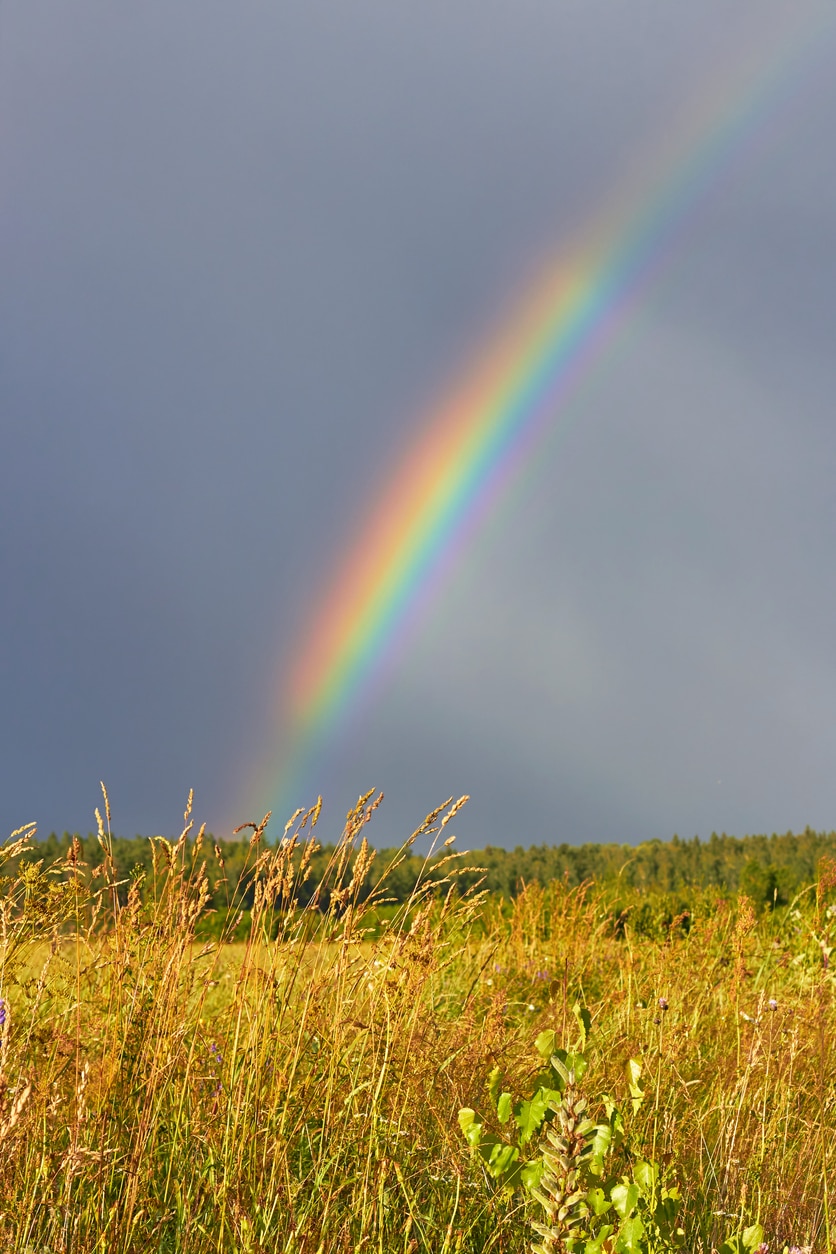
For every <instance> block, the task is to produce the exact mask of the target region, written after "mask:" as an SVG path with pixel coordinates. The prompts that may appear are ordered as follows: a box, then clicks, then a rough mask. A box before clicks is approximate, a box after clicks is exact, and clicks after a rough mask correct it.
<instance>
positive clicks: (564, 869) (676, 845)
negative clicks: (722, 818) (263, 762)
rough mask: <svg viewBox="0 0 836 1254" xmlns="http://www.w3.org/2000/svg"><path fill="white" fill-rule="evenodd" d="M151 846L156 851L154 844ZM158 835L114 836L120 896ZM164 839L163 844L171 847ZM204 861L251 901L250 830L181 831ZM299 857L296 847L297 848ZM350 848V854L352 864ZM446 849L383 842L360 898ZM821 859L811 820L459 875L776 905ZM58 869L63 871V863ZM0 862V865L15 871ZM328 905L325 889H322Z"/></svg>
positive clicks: (316, 877)
mask: <svg viewBox="0 0 836 1254" xmlns="http://www.w3.org/2000/svg"><path fill="white" fill-rule="evenodd" d="M155 847H156V849H157V854H156V857H155V853H154V849H155ZM160 847H161V842H160V841H159V840H158V839H156V838H155V839H154V840H153V841H152V840H149V839H147V838H144V837H139V836H137V837H134V838H127V837H118V836H117V837H113V838H112V840H111V842H110V850H111V856H112V859H113V866H114V870H115V874H116V878H117V879H118V880H119V881H120V889H119V891H120V893H123V894H124V895H125V897H127V893H128V891H129V888H130V885H131V883H132V882H133V883H137V884H138V885H140V886H141V888H142V892H143V893H144V892H146V891H148V888H149V887H150V886H151V885H152V884H153V880H154V877H155V876H159V874H160V873H161V872H160V867H161V863H160V855H159V850H160ZM171 847H172V846H171V845H167V848H169V849H170V848H171ZM195 853H197V857H198V858H199V860H200V862H201V863H203V862H205V865H206V874H207V877H208V883H209V890H210V898H209V902H208V905H209V906H210V907H211V908H213V909H214V910H216V911H224V910H225V909H227V908H228V907H229V906H230V905H231V904H232V903H233V902H234V903H235V906H236V908H243V909H248V908H249V907H250V906H251V904H252V886H251V885H250V884H249V883H248V874H249V871H250V869H251V867H252V865H253V862H254V855H253V849H252V848H251V846H250V844H249V842H248V841H247V840H220V841H217V842H216V841H215V840H214V839H212V838H211V837H206V838H205V839H203V841H202V843H201V846H200V849H199V850H197V851H195V847H194V842H193V839H192V838H191V837H188V838H186V840H185V842H184V846H183V847H181V852H180V856H181V857H185V858H187V859H188V858H193V857H194V855H195ZM334 853H335V846H334V845H333V844H323V845H321V846H315V852H314V853H313V855H312V856H311V857H310V859H309V863H310V872H309V874H308V878H307V879H306V880H305V882H304V883H302V884H301V885H300V886H299V889H298V892H299V897H298V900H299V904H300V905H305V904H307V903H308V902H309V901H310V900H311V898H312V895H313V893H314V892H315V891H316V887H317V885H318V884H319V883H320V881H321V880H322V879H323V876H324V873H325V870H326V868H327V867H328V865H329V864H330V863H331V861H332V859H333V857H334ZM297 857H301V849H300V852H299V854H298V855H297ZM104 858H105V850H104V848H103V846H102V843H101V842H100V841H99V839H98V838H97V837H96V836H95V835H88V836H85V837H80V836H78V835H77V834H76V835H73V834H70V833H67V832H65V833H64V835H63V836H57V835H56V834H54V833H53V834H52V835H50V836H49V837H47V838H46V839H45V840H38V841H35V842H33V844H32V846H31V847H30V849H29V850H27V851H26V852H24V853H23V854H22V855H21V858H20V859H16V860H15V864H18V863H19V862H21V861H24V862H25V861H28V862H37V861H40V862H41V863H42V865H43V867H45V868H47V867H55V868H56V874H65V873H66V868H67V866H68V864H69V863H73V865H74V866H75V870H74V872H73V873H74V874H81V875H83V876H84V877H85V878H89V879H90V880H91V882H92V881H93V880H94V879H95V878H96V876H97V875H98V874H99V873H100V872H99V871H98V870H97V868H100V867H101V865H102V863H103V861H104ZM354 858H356V852H355V853H353V854H352V855H351V858H350V860H349V864H348V865H349V868H350V867H351V865H352V864H353V860H354ZM449 859H450V850H449V849H442V850H441V851H440V852H438V853H436V854H434V855H432V856H430V857H429V858H425V857H421V856H419V855H417V854H415V853H414V852H413V851H411V850H407V851H406V852H404V851H402V850H395V849H381V850H378V851H377V852H376V855H375V858H374V860H373V861H372V862H371V865H370V866H369V867H368V869H367V870H365V873H364V876H363V882H362V885H361V886H360V899H361V900H362V899H363V897H366V896H369V895H370V894H371V893H372V892H373V891H374V890H375V888H376V886H377V885H378V884H379V882H380V881H381V879H382V878H383V877H384V876H385V896H386V898H387V900H389V901H391V902H393V903H401V902H404V901H407V900H409V897H410V895H411V893H412V892H413V890H414V888H415V885H416V883H417V882H418V880H419V878H422V879H425V878H427V877H428V876H429V877H430V878H433V877H437V878H438V879H439V880H441V879H442V878H444V876H445V875H446V874H447V872H448V871H449V869H450V861H449ZM823 859H829V860H832V861H834V862H836V832H815V831H813V830H812V829H811V828H809V827H808V828H805V830H804V831H803V832H801V833H799V834H794V833H792V832H787V833H785V834H784V835H779V834H773V835H771V836H766V835H755V836H743V837H737V836H728V835H726V833H725V832H724V833H722V834H720V835H718V834H717V833H712V835H711V836H710V837H709V838H708V839H707V840H701V839H700V838H699V837H697V836H695V837H693V838H692V839H680V838H679V837H678V836H674V837H673V838H672V839H671V840H664V841H663V840H651V841H645V842H643V843H641V844H638V845H625V844H584V845H569V844H559V845H550V844H540V845H532V846H530V847H528V848H523V847H522V846H518V847H517V848H515V849H503V848H497V847H494V846H488V847H486V848H485V849H481V850H473V851H468V852H464V853H460V854H459V855H457V858H456V863H455V865H456V868H457V882H458V883H459V885H460V886H461V888H462V889H464V888H470V887H473V886H475V885H477V884H478V885H480V886H481V887H483V888H485V889H487V890H489V891H490V892H491V893H493V894H497V895H499V896H502V897H505V898H512V897H514V896H516V895H517V894H518V893H519V892H520V890H521V889H522V888H523V887H524V886H526V885H531V884H535V883H536V884H540V885H543V886H545V885H547V884H549V883H550V882H552V881H554V880H561V881H563V882H564V883H565V884H567V885H568V886H570V887H574V886H577V885H579V884H582V883H584V882H587V881H595V882H596V883H599V884H604V883H611V884H613V885H617V886H618V890H619V891H621V890H624V891H625V892H634V891H637V890H638V891H640V892H645V893H647V892H654V893H680V894H682V893H685V894H686V896H687V895H688V891H689V890H707V891H710V890H717V891H718V893H720V894H724V893H729V894H730V893H737V892H741V893H745V894H746V895H747V896H748V897H750V898H751V899H752V901H753V902H754V903H755V904H756V905H757V906H759V907H760V906H766V907H774V906H780V905H785V904H787V903H788V902H789V901H790V900H791V898H792V896H793V895H794V894H795V893H796V892H797V891H798V890H799V889H800V888H802V887H804V886H805V885H807V884H811V883H812V882H813V881H814V880H815V878H816V875H817V872H818V868H819V867H820V864H821V862H822V860H823ZM62 866H63V867H64V868H65V870H64V871H61V869H60V868H61V867H62ZM16 869H17V866H16V865H14V866H13V865H9V864H7V865H6V867H5V868H4V871H5V874H6V875H9V874H12V873H14V872H15V871H16ZM318 900H320V902H321V904H322V906H323V907H327V906H328V904H329V902H328V894H327V891H326V892H325V893H324V894H323V895H322V896H321V898H319V899H318Z"/></svg>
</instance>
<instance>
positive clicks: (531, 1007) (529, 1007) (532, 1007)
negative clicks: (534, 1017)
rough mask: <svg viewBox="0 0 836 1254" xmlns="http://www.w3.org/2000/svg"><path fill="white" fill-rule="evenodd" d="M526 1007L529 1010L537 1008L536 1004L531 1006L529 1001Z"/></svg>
mask: <svg viewBox="0 0 836 1254" xmlns="http://www.w3.org/2000/svg"><path fill="white" fill-rule="evenodd" d="M528 1009H529V1010H536V1009H537V1007H536V1006H532V1004H531V1002H529V1003H528Z"/></svg>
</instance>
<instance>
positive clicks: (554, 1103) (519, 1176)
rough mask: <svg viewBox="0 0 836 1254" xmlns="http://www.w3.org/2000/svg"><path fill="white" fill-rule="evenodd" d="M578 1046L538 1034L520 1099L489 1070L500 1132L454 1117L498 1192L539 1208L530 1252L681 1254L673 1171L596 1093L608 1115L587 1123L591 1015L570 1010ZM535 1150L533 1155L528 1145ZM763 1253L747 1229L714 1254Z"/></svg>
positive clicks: (632, 1079) (636, 1099) (635, 1068)
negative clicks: (539, 1062) (518, 1195)
mask: <svg viewBox="0 0 836 1254" xmlns="http://www.w3.org/2000/svg"><path fill="white" fill-rule="evenodd" d="M575 1015H576V1018H577V1020H578V1023H579V1026H580V1033H581V1036H580V1047H579V1048H578V1049H577V1050H576V1051H574V1052H569V1051H567V1050H565V1049H556V1048H555V1044H554V1041H555V1036H554V1032H553V1031H551V1030H548V1031H545V1032H541V1033H540V1035H539V1036H538V1037H537V1041H536V1048H537V1051H538V1053H539V1054H540V1056H541V1058H542V1059H543V1061H544V1062H545V1064H546V1065H545V1067H544V1068H543V1069H542V1070H541V1071H540V1072H539V1074H538V1076H537V1079H536V1086H537V1087H536V1088H535V1089H534V1091H533V1092H532V1094H531V1095H530V1096H529V1097H527V1098H522V1099H518V1100H517V1101H516V1102H515V1101H514V1100H513V1098H512V1095H511V1094H510V1093H507V1092H503V1093H499V1078H500V1077H499V1074H498V1072H497V1071H494V1072H492V1073H491V1076H490V1079H489V1081H488V1091H489V1094H490V1096H491V1098H492V1100H493V1104H494V1110H495V1114H496V1117H497V1120H498V1122H499V1123H500V1125H505V1126H507V1127H508V1129H509V1131H508V1133H507V1134H506V1135H505V1136H497V1135H491V1134H486V1133H485V1130H484V1121H483V1120H481V1119H480V1118H479V1117H478V1116H477V1114H476V1111H475V1110H473V1109H471V1108H463V1109H462V1110H460V1111H459V1125H460V1127H461V1129H462V1131H463V1133H464V1135H465V1137H466V1139H467V1141H468V1143H469V1144H470V1145H471V1146H472V1147H473V1149H475V1150H476V1151H477V1152H478V1153H479V1154H480V1156H481V1158H482V1160H483V1162H484V1164H485V1166H486V1169H487V1172H488V1175H489V1176H490V1177H491V1178H492V1179H493V1180H494V1181H495V1182H496V1185H497V1186H498V1187H499V1188H500V1189H511V1188H514V1187H515V1186H516V1185H522V1186H523V1187H524V1188H525V1189H526V1190H527V1191H528V1193H529V1196H530V1198H531V1199H532V1201H533V1202H534V1203H536V1204H537V1208H538V1213H537V1214H536V1216H535V1215H532V1216H531V1218H530V1225H531V1228H532V1229H533V1231H534V1233H535V1234H536V1236H535V1239H534V1241H533V1242H532V1244H531V1251H532V1254H673V1252H674V1251H679V1250H682V1248H683V1244H684V1240H685V1231H684V1229H683V1228H682V1227H681V1226H680V1222H679V1221H680V1209H681V1205H682V1201H681V1195H680V1191H679V1189H678V1187H677V1185H676V1182H675V1179H673V1173H671V1172H670V1171H666V1170H664V1169H663V1168H662V1166H661V1165H660V1163H659V1162H657V1161H656V1160H654V1159H653V1158H647V1157H644V1156H643V1155H642V1154H641V1153H640V1152H639V1150H638V1148H637V1147H636V1146H634V1145H632V1144H631V1143H630V1140H629V1138H628V1136H627V1133H626V1130H625V1122H624V1119H623V1117H622V1115H621V1112H620V1111H619V1109H618V1107H617V1106H616V1104H615V1102H614V1101H613V1099H612V1098H611V1097H610V1096H609V1095H607V1094H604V1095H601V1097H600V1099H599V1105H600V1106H601V1107H602V1108H603V1110H604V1112H605V1114H606V1118H605V1119H604V1120H601V1121H600V1122H596V1121H595V1120H594V1119H593V1118H592V1117H591V1108H590V1104H589V1101H588V1099H587V1097H586V1096H585V1094H584V1093H583V1091H582V1089H581V1080H582V1079H583V1077H584V1075H585V1074H586V1071H587V1062H586V1057H585V1054H584V1052H583V1051H584V1049H585V1048H586V1042H587V1037H588V1033H589V1028H590V1015H589V1012H588V1011H587V1010H586V1009H584V1008H582V1007H581V1006H579V1005H577V1006H575ZM641 1070H642V1069H641V1064H640V1062H639V1061H638V1060H637V1059H630V1061H629V1063H628V1065H627V1082H628V1086H629V1093H630V1105H631V1106H632V1107H633V1109H634V1110H637V1109H638V1108H639V1107H640V1106H641V1104H642V1103H643V1101H644V1097H645V1093H644V1090H643V1089H642V1087H641V1084H640V1081H641ZM532 1145H533V1146H534V1152H533V1153H531V1151H530V1149H529V1148H528V1147H530V1146H532ZM758 1251H760V1252H761V1254H766V1251H767V1247H766V1245H765V1244H764V1243H763V1229H762V1228H761V1227H760V1225H759V1224H752V1225H750V1226H749V1227H746V1228H744V1229H743V1231H742V1232H740V1233H737V1234H735V1235H733V1236H731V1237H729V1238H728V1239H727V1240H726V1241H725V1242H724V1243H723V1245H722V1246H721V1248H720V1251H719V1254H757V1252H758Z"/></svg>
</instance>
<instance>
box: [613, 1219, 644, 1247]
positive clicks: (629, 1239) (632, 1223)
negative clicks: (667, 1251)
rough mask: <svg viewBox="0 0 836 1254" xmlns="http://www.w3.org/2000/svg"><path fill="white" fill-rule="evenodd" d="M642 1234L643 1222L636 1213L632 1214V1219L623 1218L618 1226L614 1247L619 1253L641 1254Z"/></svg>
mask: <svg viewBox="0 0 836 1254" xmlns="http://www.w3.org/2000/svg"><path fill="white" fill-rule="evenodd" d="M643 1236H644V1224H643V1223H642V1221H641V1219H640V1218H639V1216H638V1215H634V1216H633V1218H632V1219H625V1221H624V1223H623V1224H622V1225H621V1227H620V1228H619V1230H618V1240H617V1241H616V1243H615V1248H616V1250H618V1251H619V1254H643V1249H642V1245H643V1242H642V1237H643Z"/></svg>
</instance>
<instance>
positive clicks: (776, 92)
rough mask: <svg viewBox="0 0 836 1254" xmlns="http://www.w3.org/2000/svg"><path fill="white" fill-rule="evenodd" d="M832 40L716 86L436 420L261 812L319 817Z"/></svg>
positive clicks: (355, 580)
mask: <svg viewBox="0 0 836 1254" xmlns="http://www.w3.org/2000/svg"><path fill="white" fill-rule="evenodd" d="M831 24H832V20H831V18H830V15H829V14H827V17H826V19H825V20H824V21H823V22H816V23H815V28H814V29H810V27H809V26H808V27H807V28H806V29H805V30H804V31H802V32H800V33H799V32H798V30H797V29H796V31H795V32H794V33H793V36H792V37H791V38H788V35H787V31H786V30H782V31H780V32H778V34H777V39H776V38H773V40H772V41H771V42H770V44H769V46H768V47H765V48H764V47H761V48H760V50H759V51H758V52H756V53H755V54H754V55H751V56H749V57H748V59H747V60H746V62H745V63H744V64H741V63H740V61H738V62H737V63H736V64H735V66H734V68H733V71H732V73H731V74H729V75H727V76H725V79H724V80H722V81H720V82H718V81H717V80H716V78H715V79H714V80H713V81H712V82H711V83H710V84H709V85H708V90H707V91H704V92H703V93H702V94H701V96H700V98H699V99H698V100H697V104H696V107H695V108H692V109H691V110H690V111H689V112H688V113H687V114H686V115H685V116H684V117H683V118H682V119H680V121H679V124H678V125H676V126H675V127H674V128H673V129H672V130H671V131H670V132H669V134H668V136H667V138H666V142H665V143H664V144H663V146H662V148H661V150H660V151H659V152H657V154H656V156H655V159H654V160H653V161H652V162H651V163H650V165H649V166H645V167H644V168H642V169H641V170H640V171H638V173H637V176H636V177H635V178H634V179H633V180H632V181H631V183H630V185H629V186H628V187H626V188H625V189H623V190H622V191H621V192H620V194H618V195H615V196H613V197H612V199H611V201H610V202H609V203H610V205H611V208H610V209H609V211H608V212H605V213H604V214H601V215H599V217H598V218H597V220H596V221H595V222H594V223H593V224H592V225H591V226H590V227H589V228H588V229H587V230H586V231H584V233H583V235H582V236H581V237H580V238H579V239H577V240H575V241H573V242H572V243H571V245H570V246H568V247H564V248H563V249H562V250H561V252H560V254H559V255H558V256H557V258H555V259H553V260H552V261H551V262H550V263H549V264H548V265H547V266H545V267H544V268H543V269H542V272H541V274H540V276H539V277H538V279H537V281H536V282H535V283H534V284H533V285H532V287H531V288H530V289H529V290H528V291H527V292H526V293H525V294H524V295H523V297H522V298H521V299H520V300H518V301H517V302H516V304H515V305H514V307H513V308H512V310H511V312H510V315H509V316H506V317H505V319H504V321H503V324H502V325H501V326H500V328H499V330H498V331H497V333H496V334H494V335H491V336H490V337H489V338H488V342H487V343H485V344H484V346H483V347H482V349H481V350H480V351H479V352H478V353H477V354H476V356H475V358H474V360H472V361H471V362H470V363H469V365H468V367H467V368H466V369H465V370H464V371H463V372H462V374H461V376H460V378H459V380H458V382H457V383H456V384H455V385H454V386H453V387H452V388H451V389H449V390H448V392H447V394H446V395H445V397H444V398H443V399H442V401H441V403H440V404H439V405H438V406H437V407H435V408H434V409H433V411H432V412H431V413H430V414H429V415H428V417H427V418H426V420H425V421H424V423H423V424H422V426H421V428H420V430H419V433H418V436H417V438H416V439H415V440H414V442H413V444H412V446H411V447H409V448H408V449H407V451H406V453H405V455H404V456H403V458H402V461H401V463H400V465H399V466H397V467H395V468H394V469H393V471H392V472H391V473H390V474H388V475H387V476H386V477H385V479H384V482H383V486H382V489H381V490H380V494H379V496H378V497H377V499H376V500H374V501H373V504H372V507H371V510H370V512H369V514H368V517H367V518H366V520H365V522H364V524H363V526H362V527H361V529H360V531H359V534H358V535H357V536H356V537H355V539H354V541H353V543H352V544H351V546H350V547H349V549H348V551H347V552H345V553H344V554H343V555H342V556H341V557H340V560H339V562H338V564H337V569H336V574H335V576H334V578H333V580H332V581H331V583H330V585H329V586H328V587H327V589H326V592H325V595H324V596H323V597H322V600H321V602H320V604H319V606H318V607H317V608H316V609H315V610H314V611H313V613H312V615H310V616H309V618H308V620H307V623H306V626H305V629H304V632H303V634H302V636H301V638H300V639H299V641H298V642H297V645H296V647H295V648H294V649H293V650H292V651H291V654H290V659H289V665H288V666H287V667H286V668H285V671H284V679H283V682H282V685H281V687H282V692H281V694H280V696H279V706H280V717H279V725H280V726H279V735H278V742H279V747H278V749H276V750H274V752H273V753H271V755H270V758H269V761H268V762H267V763H266V765H265V766H263V767H262V770H261V778H260V780H259V783H258V785H257V787H256V790H255V791H256V795H257V796H258V798H259V800H263V801H265V802H266V803H267V804H268V805H269V804H271V803H272V804H273V805H274V806H281V807H283V809H290V808H291V807H292V806H296V805H301V804H303V803H304V804H308V803H309V801H310V800H311V797H307V796H302V795H301V790H302V788H303V786H304V783H305V781H304V779H303V776H304V775H305V774H309V773H310V769H311V766H312V765H313V763H314V762H315V761H317V760H318V758H319V755H321V753H322V752H323V750H324V749H325V748H327V746H328V745H329V744H330V743H333V742H334V740H335V739H336V737H337V736H338V734H339V730H340V728H341V727H342V726H344V724H345V722H346V720H347V718H348V717H349V716H350V714H351V713H352V711H353V710H354V708H355V706H356V705H357V703H358V701H359V700H360V699H361V698H362V697H363V695H364V694H367V693H368V691H369V690H370V689H371V688H372V687H373V686H374V685H375V683H376V682H379V681H380V677H381V676H382V675H383V674H385V673H388V668H389V666H390V665H391V662H392V659H393V657H394V656H395V655H396V654H397V652H398V650H399V648H400V647H402V644H403V640H404V638H405V635H406V634H407V633H408V631H409V628H410V625H411V624H412V623H413V622H414V619H415V614H416V609H417V607H418V604H419V601H420V603H422V604H426V602H427V600H428V599H430V598H431V596H432V595H433V593H434V592H435V590H436V589H437V587H438V586H439V585H440V584H441V583H442V582H443V579H444V577H445V576H446V575H447V574H448V573H449V571H450V570H451V569H452V568H453V566H454V565H455V561H456V559H457V557H458V556H459V555H460V554H461V553H462V552H463V551H464V550H465V549H466V547H467V544H468V542H469V541H470V539H471V538H472V536H473V535H474V534H475V533H476V532H477V531H478V529H479V526H480V524H481V523H482V521H483V520H484V519H485V518H486V517H487V516H488V515H489V514H490V512H491V511H492V509H493V508H494V505H495V502H496V501H497V500H498V499H499V497H500V496H501V495H502V494H503V493H504V492H505V491H506V490H507V488H508V486H509V485H510V484H511V483H512V482H513V481H514V480H515V479H518V478H519V476H520V474H521V472H522V470H523V469H524V468H525V466H526V464H527V463H528V462H529V461H530V459H531V455H532V452H533V450H535V449H536V448H537V447H538V446H539V445H540V443H541V442H542V440H543V438H544V436H545V435H546V434H549V433H552V432H553V431H554V430H555V428H556V426H557V425H558V424H560V422H561V421H565V420H566V413H567V408H568V407H567V401H568V400H569V399H570V398H571V397H572V395H573V394H574V393H575V392H576V391H577V389H578V386H579V384H580V383H581V382H583V381H584V380H585V379H587V378H588V377H589V376H590V374H591V372H592V370H593V368H594V367H595V365H596V363H598V362H601V361H602V360H603V359H604V356H605V350H606V349H607V347H608V346H609V345H611V344H612V343H613V341H614V339H615V337H616V335H617V333H618V332H619V329H620V328H622V327H623V326H624V325H625V323H626V322H627V321H628V319H629V317H630V315H631V312H632V311H633V310H634V309H635V308H636V306H637V304H638V303H639V302H640V300H641V299H642V297H643V296H644V294H645V292H646V291H647V288H648V286H649V285H650V284H651V283H652V282H653V281H654V280H655V279H656V278H657V276H658V275H659V273H660V272H661V271H662V269H663V268H664V267H665V266H666V264H667V263H668V262H669V261H670V259H671V257H672V256H673V255H674V254H675V252H676V250H677V249H678V248H680V247H681V236H682V234H683V231H682V227H683V222H684V220H685V219H686V217H693V216H694V214H695V210H696V209H697V207H698V206H699V205H700V204H701V203H703V202H704V199H705V197H706V194H707V193H708V192H709V191H710V190H711V188H712V187H713V186H715V185H716V183H717V181H718V180H719V178H720V177H721V176H722V175H723V174H724V173H725V172H726V171H727V170H728V169H729V167H730V166H731V164H732V162H733V160H734V158H735V157H736V156H737V155H738V154H739V153H740V152H741V149H742V148H743V146H744V144H745V141H746V140H747V139H749V138H750V137H751V136H752V134H753V133H755V132H759V131H761V130H762V129H763V126H764V123H765V121H766V120H767V119H768V118H770V117H772V116H774V114H775V111H776V108H777V106H778V105H779V104H780V103H781V102H782V100H783V99H784V98H785V96H786V95H787V94H789V92H790V91H791V89H792V88H793V87H794V86H795V85H796V84H797V83H798V82H799V81H800V79H801V73H800V71H801V69H802V68H804V69H806V68H808V67H809V61H810V54H811V50H815V49H816V48H818V47H820V46H821V36H822V34H823V33H824V29H823V28H824V27H827V29H828V31H829V29H830V26H831ZM249 799H250V800H252V793H250V797H249Z"/></svg>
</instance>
